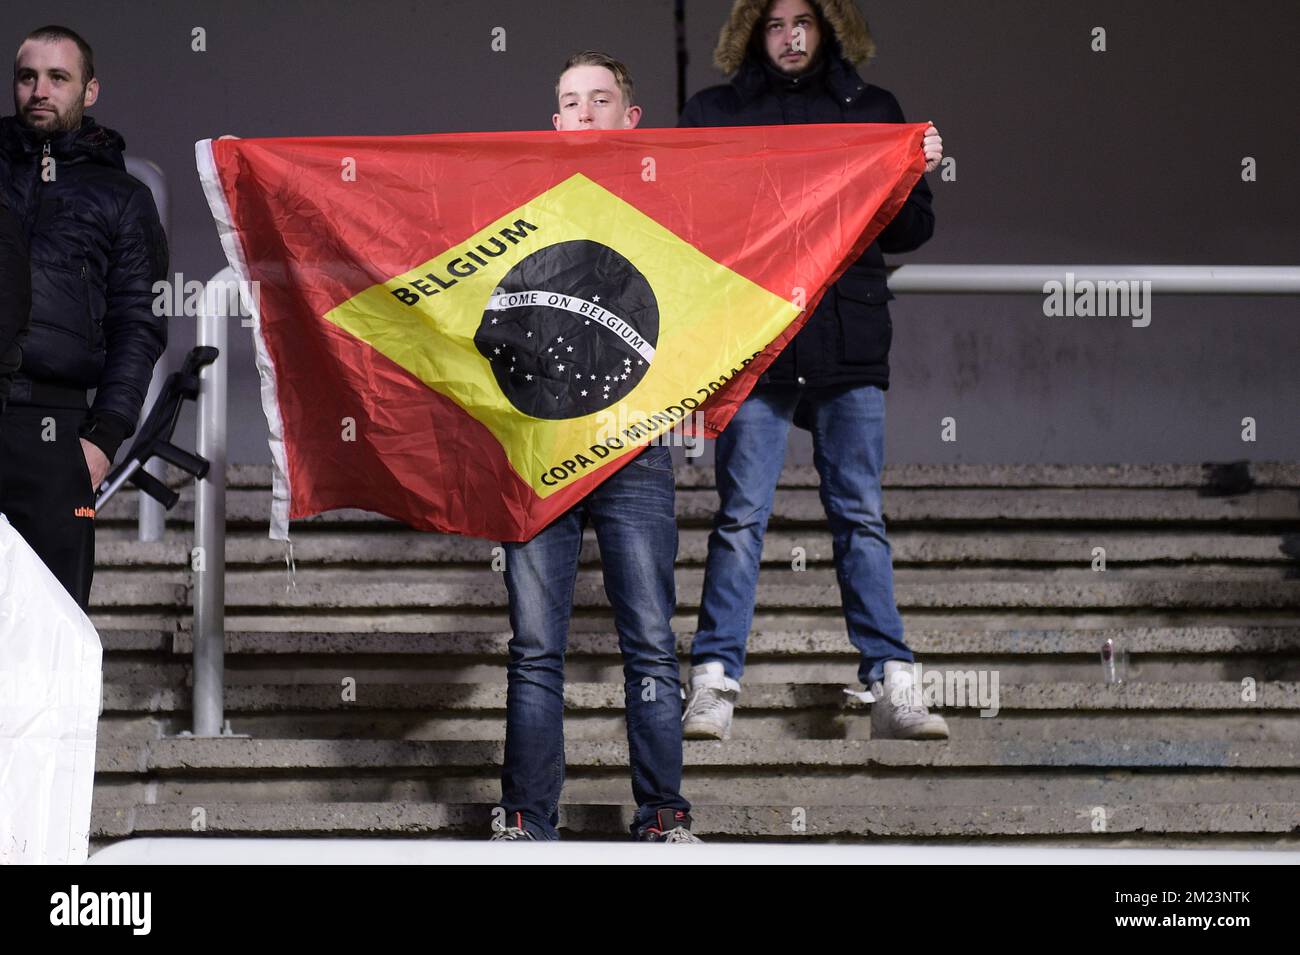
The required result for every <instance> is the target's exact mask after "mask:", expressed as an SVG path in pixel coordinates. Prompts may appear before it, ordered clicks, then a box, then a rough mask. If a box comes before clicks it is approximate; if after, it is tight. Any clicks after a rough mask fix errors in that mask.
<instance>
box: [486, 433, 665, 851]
mask: <svg viewBox="0 0 1300 955" xmlns="http://www.w3.org/2000/svg"><path fill="white" fill-rule="evenodd" d="M674 496H675V483H674V479H673V462H672V456H671V454H670V453H669V450H668V448H667V447H664V446H652V447H649V448H647V449H646V450H645V451H643V452H641V454H640V455H638V456H637V458H636V459H635V460H634V461H632V462H631V463H629V464H627V465H625V466H624V467H623V468H622V469H621V470H620V471H619V472H618V473H617V474H615V475H614V476H613V477H611V478H609V479H608V480H607V481H605V482H604V483H603V484H601V485H600V486H599V487H597V488H596V490H595V491H593V492H592V493H591V494H590V495H588V496H587V497H586V498H585V499H583V501H582V502H581V503H580V504H578V505H577V506H575V507H573V508H571V509H570V510H569V511H567V512H566V513H565V514H564V515H563V516H561V517H560V518H559V519H557V520H556V521H555V523H553V524H551V525H550V526H548V527H547V528H546V529H545V530H543V531H542V532H541V533H539V534H538V535H537V536H536V537H534V538H533V539H532V540H530V541H528V542H526V543H523V544H512V543H507V544H505V545H503V546H504V547H505V551H506V575H505V576H506V590H507V592H508V593H509V596H510V626H511V628H512V629H513V631H514V636H513V637H512V638H511V640H510V660H509V663H508V664H507V665H506V674H507V679H508V689H507V693H506V752H505V764H504V766H503V767H502V772H501V807H502V808H503V809H504V810H505V812H506V825H509V826H514V825H519V824H520V823H521V822H522V827H523V828H524V829H527V830H528V831H529V832H530V833H532V835H533V836H534V837H535V838H538V839H557V838H559V833H557V832H556V828H555V827H556V825H557V824H558V822H559V805H560V789H561V788H562V786H563V785H564V651H565V647H566V644H567V642H568V633H569V617H570V614H571V612H572V609H573V591H574V585H575V582H576V580H577V576H578V554H579V551H580V550H581V547H582V529H583V527H584V525H585V524H586V523H587V521H588V520H590V521H591V524H592V526H593V527H594V528H595V531H596V540H597V542H598V543H599V545H600V558H601V565H602V567H603V569H604V576H605V594H606V596H607V597H608V598H609V603H610V606H611V607H612V608H613V610H614V626H615V628H616V629H617V630H618V642H619V649H620V650H621V651H622V654H623V679H624V684H623V686H624V698H625V701H626V704H627V742H628V748H629V750H630V755H631V763H632V795H633V797H634V798H635V799H636V806H637V809H636V816H635V818H634V821H633V823H632V827H631V829H632V833H633V834H634V835H635V834H636V833H637V832H638V831H639V830H640V829H641V828H642V827H644V826H645V825H647V824H649V823H653V822H654V821H655V819H656V811H657V810H660V809H671V810H678V809H680V810H682V811H683V812H689V811H690V803H688V802H687V801H686V800H685V799H683V798H682V795H681V787H682V700H681V672H680V666H679V663H678V660H677V650H676V642H675V640H674V638H673V631H672V626H671V620H672V614H673V610H674V609H675V607H676V588H675V586H674V582H673V562H674V561H675V560H676V558H677V523H676V518H675V514H674V511H673V500H674Z"/></svg>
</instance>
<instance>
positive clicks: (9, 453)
mask: <svg viewBox="0 0 1300 955" xmlns="http://www.w3.org/2000/svg"><path fill="white" fill-rule="evenodd" d="M86 413H87V408H86V405H85V397H84V394H83V396H82V403H81V405H80V406H79V407H53V406H49V405H33V404H13V403H10V404H9V406H8V407H7V408H5V410H4V413H3V414H0V512H3V513H4V515H5V516H6V517H7V518H8V519H9V523H10V524H12V525H13V527H14V530H16V531H18V533H19V534H21V535H22V536H23V539H24V540H25V541H27V544H28V546H30V547H31V549H32V550H34V551H36V554H37V556H39V557H40V558H41V560H42V561H44V563H45V566H46V567H48V568H49V569H50V571H51V572H52V573H53V574H54V576H55V577H57V578H58V579H59V583H61V584H63V587H64V589H65V590H67V591H68V593H70V594H71V595H72V597H73V599H75V600H76V601H77V603H78V604H79V605H80V606H81V609H83V610H85V609H86V608H87V607H88V606H89V604H90V582H91V578H92V577H93V576H94V572H95V489H94V488H92V487H91V486H90V469H89V468H88V467H87V466H86V455H85V453H84V452H83V451H82V450H81V438H80V436H79V435H78V428H79V427H80V426H81V422H82V421H83V420H84V419H85V417H86Z"/></svg>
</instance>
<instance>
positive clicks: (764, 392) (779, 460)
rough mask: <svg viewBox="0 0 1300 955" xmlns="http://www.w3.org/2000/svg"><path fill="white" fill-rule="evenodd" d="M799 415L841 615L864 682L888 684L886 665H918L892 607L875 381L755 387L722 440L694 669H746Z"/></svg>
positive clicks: (881, 415)
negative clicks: (777, 499)
mask: <svg viewBox="0 0 1300 955" xmlns="http://www.w3.org/2000/svg"><path fill="white" fill-rule="evenodd" d="M796 410H797V411H798V412H799V416H798V420H799V422H800V424H805V423H806V425H807V426H808V428H809V430H810V431H811V432H812V438H813V461H814V463H815V464H816V466H817V473H818V474H819V475H820V476H821V498H822V506H823V507H824V508H825V509H826V518H827V520H828V522H829V523H830V529H831V535H832V539H833V541H834V550H833V553H834V557H835V574H836V576H837V577H838V579H839V584H840V598H841V602H842V603H843V606H844V619H845V621H846V623H847V625H848V631H849V640H850V641H851V642H852V643H853V646H854V647H856V648H857V650H858V652H859V653H860V654H861V663H860V665H859V667H858V679H860V680H861V681H862V682H863V683H864V684H866V685H867V686H870V685H871V684H872V683H873V682H875V681H876V680H880V679H883V677H884V672H885V662H886V661H888V660H904V661H907V662H909V663H910V662H912V651H911V650H909V649H908V647H907V644H906V643H904V642H903V621H902V618H901V617H900V616H899V615H898V607H897V605H896V604H895V603H894V569H893V562H892V555H891V551H890V547H889V540H888V538H887V537H886V536H885V523H884V520H883V518H882V516H881V505H880V497H881V495H880V473H881V470H882V469H883V468H884V458H885V394H884V392H883V391H881V390H880V389H879V388H876V387H874V386H871V385H854V386H848V387H838V388H807V389H804V388H794V387H784V386H767V387H761V388H756V389H754V391H753V392H752V393H751V395H750V396H749V398H748V399H746V401H745V402H744V403H743V404H742V405H741V406H740V410H739V411H737V412H736V416H735V417H734V418H733V419H732V421H731V424H729V425H728V426H727V428H726V430H725V431H723V432H722V434H721V435H719V437H718V440H717V463H716V478H717V486H718V495H719V497H720V498H721V507H720V509H719V510H718V514H717V516H716V517H715V518H714V522H713V532H712V533H711V534H710V535H709V557H708V562H707V564H706V565H705V571H704V595H703V597H702V598H701V600H700V620H699V627H698V629H697V631H696V633H695V641H694V643H693V644H692V645H691V663H692V665H695V666H698V665H699V664H701V663H708V662H710V661H720V662H721V663H722V667H723V670H724V671H725V672H726V674H727V676H729V677H731V678H732V679H734V680H739V679H740V676H741V674H742V673H743V672H744V669H745V644H746V642H747V641H748V639H749V630H750V626H751V624H752V623H753V619H754V598H755V594H756V591H757V589H758V565H759V560H760V558H761V557H762V553H763V535H764V533H765V532H766V530H767V520H768V518H769V517H770V516H771V514H772V496H773V494H774V493H775V491H776V484H777V480H778V479H779V478H780V476H781V468H782V466H783V465H784V463H785V444H786V437H787V435H788V434H789V432H790V422H791V421H793V420H795V412H796Z"/></svg>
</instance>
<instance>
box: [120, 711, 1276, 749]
mask: <svg viewBox="0 0 1300 955" xmlns="http://www.w3.org/2000/svg"><path fill="white" fill-rule="evenodd" d="M943 712H944V717H945V719H947V721H948V728H949V731H950V732H951V734H952V741H953V742H954V743H966V742H973V741H993V742H998V743H1035V744H1037V743H1045V742H1055V741H1058V740H1066V739H1071V740H1072V739H1082V740H1113V739H1133V738H1158V739H1161V740H1165V741H1169V742H1194V743H1195V742H1200V741H1202V740H1205V739H1221V740H1224V739H1230V740H1234V741H1236V742H1239V743H1270V744H1272V743H1280V744H1285V745H1295V744H1296V743H1297V742H1300V711H1297V710H1266V711H1263V712H1245V711H1227V710H1217V711H1216V710H1184V711H1173V712H1153V711H1149V710H1094V711H1088V712H1083V713H1069V712H1062V711H1060V710H1006V711H1003V712H1000V713H999V714H998V716H997V718H995V719H986V718H983V717H980V716H979V715H978V714H977V712H976V711H973V710H953V709H948V710H944V711H943ZM231 723H232V727H233V730H234V732H236V733H240V734H246V735H249V736H251V737H253V738H254V739H420V740H462V741H463V740H498V741H499V740H502V739H504V737H505V718H504V714H503V713H501V712H500V711H479V712H466V711H463V710H459V711H434V712H425V711H417V710H407V711H375V710H363V711H344V710H334V711H308V712H304V711H293V712H283V711H258V712H242V713H238V714H236V715H235V716H234V717H233V718H232V720H231ZM191 729H192V723H191V720H190V714H189V712H188V711H167V712H161V713H127V714H119V713H112V714H107V715H106V716H105V717H104V718H103V719H101V720H100V722H99V740H100V742H101V745H108V744H113V745H119V744H121V745H127V746H132V747H134V746H138V745H140V744H142V743H145V742H148V741H150V740H153V739H158V738H160V737H164V736H176V735H179V734H180V733H182V732H188V731H190V730H191ZM564 735H565V738H566V739H569V740H611V739H622V738H624V737H625V736H626V723H625V720H624V714H623V713H622V712H621V711H619V710H611V711H607V712H599V711H591V710H582V711H575V712H569V713H567V714H565V720H564ZM870 736H871V729H870V721H869V719H868V717H867V714H865V713H862V712H861V711H857V710H840V709H832V708H822V709H806V710H746V709H741V710H739V711H738V712H737V713H736V717H735V721H734V723H733V724H732V739H733V740H782V741H784V742H785V744H786V745H789V746H798V745H800V743H801V741H803V740H844V739H850V740H862V739H869V738H870Z"/></svg>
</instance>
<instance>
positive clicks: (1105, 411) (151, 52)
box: [0, 0, 1300, 463]
mask: <svg viewBox="0 0 1300 955" xmlns="http://www.w3.org/2000/svg"><path fill="white" fill-rule="evenodd" d="M729 6H730V4H729V2H728V0H688V2H687V18H688V19H687V27H688V35H689V48H690V55H691V62H690V67H689V74H688V81H689V82H688V85H689V91H690V92H694V91H695V90H697V89H699V88H701V87H703V86H705V85H708V84H711V83H714V82H718V81H719V79H720V77H719V76H718V75H717V74H716V72H715V71H714V70H713V68H712V67H711V65H710V63H709V60H710V53H711V50H712V46H713V42H714V39H715V38H716V35H717V30H718V27H719V26H720V25H721V23H722V21H723V19H724V18H725V14H726V11H727V9H728V8H729ZM672 7H673V5H672V3H671V2H670V0H638V2H635V3H631V2H624V3H610V2H603V3H602V2H577V0H552V2H548V3H545V4H529V3H525V2H522V0H480V2H475V3H471V2H462V0H456V2H440V3H417V2H410V0H407V2H396V0H375V2H366V3H344V2H316V3H306V2H278V3H265V2H260V3H255V2H248V0H236V2H223V3H214V2H187V3H163V2H129V3H122V4H105V3H102V2H91V0H77V2H53V3H48V4H44V5H42V6H40V7H39V8H34V11H33V12H31V13H24V14H21V15H20V14H19V11H18V10H16V9H12V8H11V9H7V10H6V12H5V14H4V17H3V21H2V22H3V32H0V40H7V41H8V42H9V44H10V46H11V48H15V49H16V47H17V45H18V42H19V40H20V39H21V37H22V35H23V34H24V33H25V32H26V31H27V30H28V29H30V28H32V27H35V26H37V25H39V24H38V21H40V22H42V23H43V22H50V21H53V22H62V23H66V24H67V25H69V26H72V27H74V28H75V29H77V30H79V31H81V32H83V33H84V34H85V35H86V36H87V38H88V39H89V40H90V41H91V42H92V44H94V46H95V48H96V53H97V63H98V72H99V75H100V77H101V79H102V82H103V86H104V90H103V94H102V99H101V103H100V105H99V106H98V107H97V108H96V109H95V110H94V111H93V114H94V115H95V116H96V117H97V118H98V119H99V120H100V121H101V122H103V123H106V124H107V125H110V126H113V127H115V128H117V129H119V130H120V131H121V132H122V133H123V134H124V135H125V136H126V139H127V142H128V147H129V149H130V151H131V152H133V153H135V154H138V155H142V156H147V157H149V158H151V159H153V160H155V161H156V162H158V163H159V164H160V165H161V166H162V167H163V169H164V170H165V171H166V173H167V175H168V177H169V180H170V184H171V190H172V206H173V211H172V229H173V231H172V247H173V268H174V269H175V270H178V271H180V272H182V273H184V274H185V276H186V277H189V278H206V277H208V276H210V275H211V274H212V273H214V272H215V271H216V270H217V269H219V268H221V267H222V265H223V264H224V261H223V258H222V255H221V251H220V247H219V244H218V242H217V238H216V232H215V229H214V228H213V226H212V222H211V219H210V216H209V214H208V211H207V207H206V204H205V202H204V200H203V196H202V192H201V190H200V188H199V185H198V180H197V177H196V175H195V172H194V161H193V143H194V141H195V140H197V139H201V138H204V137H207V136H212V135H216V134H219V133H223V132H235V133H239V134H241V135H245V136H269V135H290V134H292V135H306V134H340V133H352V134H376V135H388V134H403V133H417V132H450V131H461V130H488V129H492V130H495V129H535V128H544V127H547V126H548V124H549V117H550V114H551V112H552V111H553V110H552V108H553V103H552V98H551V81H552V79H553V76H554V73H555V72H556V70H557V68H558V66H559V64H560V63H561V62H562V61H563V59H564V57H565V56H566V55H567V54H568V53H570V52H572V51H574V50H577V49H582V48H599V49H605V50H608V51H609V52H612V53H614V54H615V55H618V56H620V57H621V58H623V59H625V60H626V61H627V62H628V64H629V65H630V67H631V68H632V70H633V73H634V75H635V76H636V78H637V81H638V85H639V88H640V98H641V101H642V104H643V106H644V107H645V110H646V118H645V120H644V122H645V123H646V124H647V125H669V124H672V123H673V122H674V121H675V104H676V97H675V67H674V63H673V12H672ZM863 7H864V9H866V11H867V13H868V15H869V18H870V21H871V24H872V27H873V29H874V31H875V33H876V37H877V41H878V44H879V47H880V55H879V57H878V59H877V61H876V62H875V63H874V64H873V65H872V66H870V67H869V68H867V70H866V75H867V76H868V78H869V79H871V80H872V81H873V82H875V83H877V84H879V85H881V86H884V87H886V88H887V89H890V90H892V91H893V92H894V93H895V94H896V95H897V96H898V98H899V100H900V102H901V103H902V105H903V108H904V110H905V111H906V112H907V114H908V118H909V119H913V120H922V119H932V120H934V121H935V122H936V123H937V124H938V125H939V127H940V129H941V130H942V132H943V134H944V137H945V141H946V146H947V149H948V153H949V154H950V155H952V156H954V157H956V159H957V180H956V181H955V182H941V181H938V180H937V179H935V180H934V181H933V185H934V187H935V190H936V193H937V198H936V210H937V214H938V222H939V226H938V232H937V235H936V237H935V239H934V240H933V241H932V242H931V243H930V244H929V245H928V246H926V247H925V248H924V249H923V250H921V251H920V252H917V253H914V254H913V255H911V256H908V257H906V260H907V261H914V262H927V263H1005V264H1013V263H1044V262H1049V263H1139V264H1233V265H1248V264H1255V265H1280V264H1287V265H1296V264H1300V190H1297V188H1296V182H1295V175H1296V170H1297V168H1300V135H1297V132H1300V122H1298V121H1297V117H1296V109H1295V92H1294V91H1295V70H1294V65H1293V64H1294V49H1293V44H1294V37H1295V35H1296V32H1297V28H1300V7H1297V5H1296V4H1295V3H1294V2H1287V0H1246V2H1240V3H1236V4H1233V5H1231V6H1227V5H1224V4H1222V3H1210V2H1208V0H1147V2H1143V3H1141V4H1135V3H1121V2H1117V0H1107V2H1097V0H1089V2H1086V3H1077V4H1062V3H1052V4H1047V3H1041V2H1031V0H995V2H991V3H982V4H976V3H961V2H956V0H947V2H940V0H911V2H909V3H906V4H900V3H880V2H870V3H865V2H864V3H863ZM197 26H201V27H203V28H204V29H205V30H206V33H207V51H206V52H202V53H199V52H194V51H193V50H192V49H191V30H192V28H194V27H197ZM497 26H502V27H505V28H506V30H507V50H506V52H504V53H497V52H493V51H492V50H491V49H490V40H491V30H492V28H493V27H497ZM1097 26H1101V27H1104V28H1105V29H1106V31H1107V41H1108V51H1107V52H1105V53H1095V52H1093V51H1092V50H1091V49H1090V33H1091V30H1092V29H1093V28H1094V27H1097ZM1245 156H1252V157H1255V158H1256V160H1257V161H1258V164H1259V179H1258V181H1257V182H1254V183H1243V182H1242V181H1241V176H1240V164H1241V160H1242V158H1243V157H1245ZM1298 311H1300V308H1298V303H1297V301H1296V300H1295V299H1262V298H1242V297H1238V298H1214V299H1194V298H1189V297H1163V298H1158V299H1157V300H1156V301H1155V303H1154V308H1153V317H1152V322H1151V325H1150V327H1147V328H1142V329H1138V328H1132V327H1131V326H1130V325H1129V324H1128V323H1126V322H1124V321H1122V320H1119V319H1048V318H1046V317H1044V316H1043V314H1042V303H1041V300H1039V299H1038V298H1030V297H1024V298H1017V297H1002V296H997V297H979V298H974V297H952V296H944V297H939V296H910V297H906V298H900V300H899V301H897V302H896V303H895V308H894V326H895V338H894V353H893V355H894V382H893V387H892V388H891V390H890V401H889V409H890V410H889V414H890V418H889V431H888V442H889V458H890V460H891V461H894V462H899V463H903V462H946V461H951V462H957V461H964V462H996V461H1008V462H1010V461H1021V462H1030V461H1044V462H1048V461H1050V462H1063V463H1089V462H1119V461H1128V462H1152V461H1179V462H1197V461H1203V460H1230V459H1238V458H1249V459H1256V460H1263V459H1289V460H1295V459H1296V458H1297V455H1298V454H1300V427H1298V426H1297V423H1296V418H1297V415H1296V409H1297V408H1298V407H1300V375H1297V373H1296V366H1297V356H1300V321H1298V320H1297V319H1298V315H1297V312H1298ZM247 335H248V332H247V331H246V330H240V329H234V330H233V340H232V343H231V345H232V347H231V360H232V367H231V377H230V385H231V421H232V429H231V445H232V446H231V455H230V457H231V460H232V461H236V462H265V461H269V454H268V452H267V450H266V446H265V443H264V440H265V426H264V422H263V419H262V418H261V412H260V408H259V405H258V397H257V383H256V375H255V372H254V369H253V362H252V352H251V348H250V343H249V342H248V340H247ZM193 342H194V329H193V327H192V324H191V323H189V322H188V321H187V320H185V319H177V320H175V321H174V323H173V326H172V345H171V349H170V352H169V355H170V356H172V357H174V356H177V355H180V354H183V353H184V351H185V350H187V349H188V348H189V347H190V346H191V345H192V344H193ZM947 416H951V417H953V418H955V419H956V421H957V441H956V442H953V443H945V442H943V441H941V440H940V419H942V418H944V417H947ZM1247 416H1250V417H1253V418H1255V419H1256V421H1257V423H1258V424H1257V427H1258V440H1257V441H1256V442H1255V443H1253V444H1252V443H1244V442H1243V441H1242V440H1241V434H1240V433H1241V419H1242V418H1243V417H1247ZM191 420H192V419H191V418H190V417H189V416H187V417H186V418H185V419H184V421H183V422H182V427H183V428H189V427H190V421H191ZM791 455H792V457H793V458H795V459H798V460H807V458H808V442H807V439H806V436H801V437H797V438H796V440H794V441H793V442H792V444H791Z"/></svg>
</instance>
